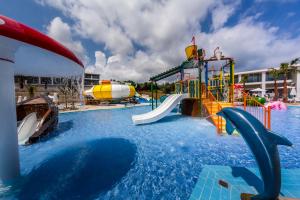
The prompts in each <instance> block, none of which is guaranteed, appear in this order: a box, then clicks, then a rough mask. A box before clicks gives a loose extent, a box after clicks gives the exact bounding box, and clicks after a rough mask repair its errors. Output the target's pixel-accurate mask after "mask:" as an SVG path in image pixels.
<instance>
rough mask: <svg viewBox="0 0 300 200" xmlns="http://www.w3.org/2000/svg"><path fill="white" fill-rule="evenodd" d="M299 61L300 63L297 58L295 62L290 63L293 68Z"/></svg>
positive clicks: (299, 59)
mask: <svg viewBox="0 0 300 200" xmlns="http://www.w3.org/2000/svg"><path fill="white" fill-rule="evenodd" d="M299 61H300V58H295V59H294V60H292V61H291V62H290V65H291V66H293V65H295V64H297V63H298V62H299Z"/></svg>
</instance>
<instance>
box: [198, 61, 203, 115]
mask: <svg viewBox="0 0 300 200" xmlns="http://www.w3.org/2000/svg"><path fill="white" fill-rule="evenodd" d="M201 66H202V62H201V61H199V62H198V73H199V96H200V99H199V110H200V117H202V69H201Z"/></svg>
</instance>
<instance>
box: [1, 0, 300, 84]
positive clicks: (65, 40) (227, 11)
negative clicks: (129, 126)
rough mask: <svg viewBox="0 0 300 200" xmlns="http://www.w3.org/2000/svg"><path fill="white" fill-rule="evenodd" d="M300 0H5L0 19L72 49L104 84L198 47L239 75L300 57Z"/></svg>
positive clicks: (146, 72) (144, 72)
mask: <svg viewBox="0 0 300 200" xmlns="http://www.w3.org/2000/svg"><path fill="white" fill-rule="evenodd" d="M299 10H300V0H189V1H183V0H151V1H150V0H109V1H107V0H0V14H1V15H5V16H7V17H10V18H13V19H15V20H17V21H20V22H22V23H24V24H27V25H29V26H31V27H33V28H35V29H37V30H39V31H41V32H43V33H45V34H47V35H49V36H50V37H52V38H54V39H56V40H57V41H59V42H61V43H62V44H64V45H65V46H66V47H68V48H69V49H70V50H72V51H73V52H74V53H75V54H76V55H77V56H78V57H79V58H80V59H81V60H82V61H83V63H84V65H85V67H86V71H87V72H93V73H100V74H101V78H102V79H116V80H129V79H130V80H134V81H139V82H141V81H147V80H149V78H150V77H151V76H153V75H156V74H158V73H160V72H163V71H165V70H167V69H169V68H171V67H175V66H178V65H180V64H181V63H182V61H184V60H185V52H184V49H185V47H186V46H187V45H189V44H191V39H192V37H193V36H195V39H196V44H197V45H198V46H199V47H200V48H204V49H205V50H206V54H207V56H208V57H209V56H212V54H213V50H214V49H215V48H216V47H220V49H221V51H222V53H223V55H225V56H229V57H233V58H234V59H235V62H236V65H235V69H236V71H243V70H251V69H259V68H269V67H276V66H279V65H280V63H282V62H289V61H290V60H292V59H294V58H296V57H299V56H300V12H299Z"/></svg>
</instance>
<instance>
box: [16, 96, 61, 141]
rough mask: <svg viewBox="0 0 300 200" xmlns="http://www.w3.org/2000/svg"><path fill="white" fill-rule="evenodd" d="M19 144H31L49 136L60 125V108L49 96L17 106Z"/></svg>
mask: <svg viewBox="0 0 300 200" xmlns="http://www.w3.org/2000/svg"><path fill="white" fill-rule="evenodd" d="M17 121H18V143H19V145H25V144H31V143H34V142H36V141H37V140H38V139H39V138H40V137H42V136H44V135H47V134H48V133H49V132H50V131H52V130H53V129H55V128H56V126H57V124H58V108H57V107H56V106H55V104H54V102H53V101H52V100H51V99H50V98H49V97H47V96H39V97H34V98H32V99H28V100H26V101H23V102H21V103H19V104H17Z"/></svg>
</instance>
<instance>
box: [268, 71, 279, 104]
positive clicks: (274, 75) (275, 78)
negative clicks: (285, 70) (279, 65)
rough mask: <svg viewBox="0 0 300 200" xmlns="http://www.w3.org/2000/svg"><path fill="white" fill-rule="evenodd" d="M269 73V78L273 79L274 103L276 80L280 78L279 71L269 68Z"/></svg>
mask: <svg viewBox="0 0 300 200" xmlns="http://www.w3.org/2000/svg"><path fill="white" fill-rule="evenodd" d="M269 72H270V74H271V76H272V77H273V79H274V93H275V95H274V98H273V100H275V101H276V100H277V99H278V89H277V80H278V78H279V76H280V71H279V70H278V69H275V68H270V69H269Z"/></svg>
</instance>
